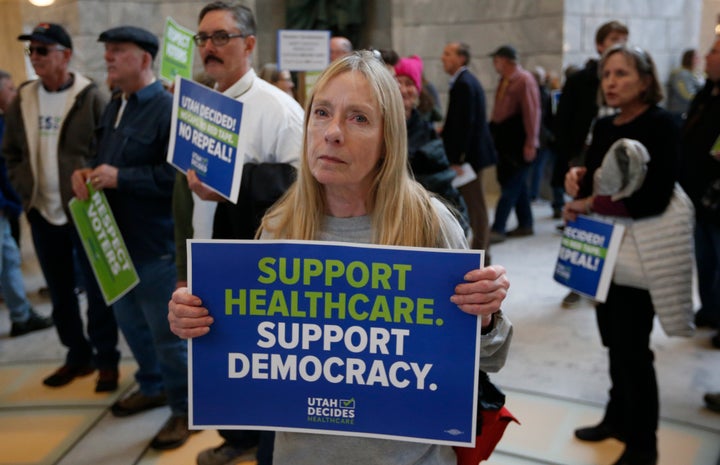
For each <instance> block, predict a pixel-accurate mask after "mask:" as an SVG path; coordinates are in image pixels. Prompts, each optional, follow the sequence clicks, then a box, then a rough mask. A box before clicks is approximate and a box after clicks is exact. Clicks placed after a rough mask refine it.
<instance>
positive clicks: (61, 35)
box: [18, 23, 73, 50]
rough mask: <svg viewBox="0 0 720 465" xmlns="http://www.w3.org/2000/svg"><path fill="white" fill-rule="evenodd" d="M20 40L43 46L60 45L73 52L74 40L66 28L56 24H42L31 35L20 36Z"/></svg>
mask: <svg viewBox="0 0 720 465" xmlns="http://www.w3.org/2000/svg"><path fill="white" fill-rule="evenodd" d="M18 40H28V41H36V42H42V43H43V44H58V45H61V46H62V47H65V48H69V49H71V50H72V48H73V47H72V40H71V39H70V35H68V33H67V31H66V30H65V28H63V27H62V26H61V25H59V24H54V23H40V24H38V25H37V26H35V28H34V29H33V30H32V32H31V33H30V34H22V35H20V36H18Z"/></svg>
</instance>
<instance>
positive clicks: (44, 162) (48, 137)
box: [34, 86, 69, 226]
mask: <svg viewBox="0 0 720 465" xmlns="http://www.w3.org/2000/svg"><path fill="white" fill-rule="evenodd" d="M68 94H69V92H68V91H67V90H64V91H61V92H48V91H46V90H45V89H44V88H43V87H42V86H39V87H38V102H39V117H38V135H39V138H40V140H39V144H38V148H39V150H38V165H37V173H36V182H37V196H36V198H35V202H34V205H35V207H36V208H37V209H38V211H39V212H40V214H41V215H42V216H43V218H45V219H46V220H47V221H48V222H49V223H51V224H54V225H58V226H59V225H63V224H65V223H67V221H68V219H67V216H66V215H65V211H64V210H63V205H62V199H61V197H60V175H59V168H58V151H57V148H58V139H59V137H60V128H61V126H62V119H63V115H64V113H65V107H66V103H67V98H68Z"/></svg>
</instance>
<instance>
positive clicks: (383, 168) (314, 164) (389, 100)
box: [168, 52, 512, 465]
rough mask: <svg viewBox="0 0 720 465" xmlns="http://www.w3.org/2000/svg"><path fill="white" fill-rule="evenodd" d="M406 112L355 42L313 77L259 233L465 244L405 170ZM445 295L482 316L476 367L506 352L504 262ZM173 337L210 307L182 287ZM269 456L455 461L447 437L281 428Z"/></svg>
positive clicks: (204, 327)
mask: <svg viewBox="0 0 720 465" xmlns="http://www.w3.org/2000/svg"><path fill="white" fill-rule="evenodd" d="M404 116H405V113H404V109H403V104H402V98H401V95H400V91H399V88H398V84H397V83H396V81H395V80H394V78H393V77H392V76H391V75H390V73H389V72H388V71H387V69H386V68H385V66H384V65H383V63H382V62H380V61H379V60H377V59H376V58H375V57H374V56H373V55H372V54H371V53H369V52H358V53H354V54H352V55H349V56H347V57H345V58H343V59H340V60H337V61H335V62H333V63H332V64H331V65H330V67H329V68H328V69H327V70H326V71H325V72H324V73H323V74H322V75H321V77H320V78H319V80H318V82H317V84H316V86H315V88H314V91H313V95H312V96H311V98H310V100H309V103H308V107H307V111H306V116H305V138H304V156H303V157H302V162H301V167H300V171H299V174H298V180H297V181H296V182H295V184H294V185H293V186H292V187H291V188H290V190H289V191H288V193H287V194H286V196H285V197H283V198H282V199H281V200H280V201H279V202H278V204H276V205H275V206H274V207H273V209H272V210H271V211H270V212H269V213H268V214H267V215H266V217H265V218H264V220H263V223H262V225H261V229H260V232H259V237H260V238H262V239H297V240H324V241H341V242H354V243H371V244H380V245H390V246H416V247H436V248H467V243H466V241H465V236H464V234H463V231H462V228H461V227H460V225H459V224H458V223H457V221H456V220H455V218H454V216H453V215H452V214H451V213H450V211H449V210H448V209H447V208H446V207H445V206H444V205H443V204H442V202H440V201H439V200H437V199H434V198H432V197H431V196H430V195H429V194H428V193H427V191H425V190H424V189H423V188H422V186H420V184H418V183H416V182H415V181H413V180H412V178H411V177H410V175H409V173H408V170H407V136H406V129H405V117H404ZM465 280H466V282H464V283H460V284H458V285H457V286H456V288H455V294H454V295H453V296H449V298H450V300H451V301H452V302H453V303H455V304H456V305H457V306H458V307H459V308H460V310H462V311H464V312H466V313H469V314H473V315H478V316H479V317H480V318H481V321H482V327H483V334H485V336H484V337H483V338H482V343H481V369H483V370H485V371H497V370H499V369H500V368H501V367H502V365H503V364H504V362H505V359H506V356H507V351H508V346H509V342H510V338H511V333H512V328H511V325H510V323H509V321H508V320H507V319H505V317H503V315H502V312H501V311H500V306H501V304H502V302H503V300H504V299H505V296H506V294H507V290H508V288H509V281H508V278H507V276H506V274H505V269H504V268H503V267H502V266H497V265H496V266H491V267H486V268H482V269H475V270H471V271H469V272H468V273H467V274H465ZM168 319H169V321H170V326H171V328H172V331H173V332H174V333H175V334H177V335H178V336H180V337H184V338H192V337H198V336H202V335H205V334H207V333H208V332H209V331H210V325H211V324H212V323H213V317H212V316H211V315H210V314H209V312H208V310H207V309H206V308H204V307H202V302H201V301H200V299H199V298H198V297H196V296H193V295H191V294H189V293H188V291H187V289H186V288H180V289H178V290H177V291H176V292H175V293H174V294H173V297H172V300H171V301H170V304H169V315H168ZM273 460H274V463H277V464H282V463H293V464H299V465H302V464H313V465H314V464H316V463H347V464H350V463H378V462H383V463H394V464H410V463H412V464H447V465H455V464H456V455H455V452H454V451H453V449H452V448H451V447H450V446H445V445H435V444H422V443H414V442H402V441H391V440H386V439H375V438H366V437H349V436H325V435H319V434H306V433H295V432H279V433H277V435H276V440H275V453H274V459H273Z"/></svg>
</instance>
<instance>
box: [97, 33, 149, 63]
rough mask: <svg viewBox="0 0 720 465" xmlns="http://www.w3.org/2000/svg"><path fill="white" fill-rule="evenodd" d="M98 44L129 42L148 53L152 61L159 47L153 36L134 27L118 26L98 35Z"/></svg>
mask: <svg viewBox="0 0 720 465" xmlns="http://www.w3.org/2000/svg"><path fill="white" fill-rule="evenodd" d="M98 42H106V43H108V42H109V43H112V42H130V43H133V44H135V45H137V46H138V47H140V48H141V49H143V50H145V51H146V52H148V53H149V54H150V55H151V56H152V58H153V59H154V58H155V55H157V51H158V48H159V47H160V44H159V43H158V39H157V36H155V34H153V33H152V32H150V31H146V30H145V29H142V28H139V27H135V26H120V27H115V28H112V29H108V30H107V31H105V32H103V33H102V34H100V37H98Z"/></svg>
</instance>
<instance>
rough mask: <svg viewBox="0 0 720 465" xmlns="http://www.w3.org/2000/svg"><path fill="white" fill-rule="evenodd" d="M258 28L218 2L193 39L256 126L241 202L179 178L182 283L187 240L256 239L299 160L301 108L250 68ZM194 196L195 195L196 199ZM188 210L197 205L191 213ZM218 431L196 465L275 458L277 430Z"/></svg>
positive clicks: (222, 87) (240, 9)
mask: <svg viewBox="0 0 720 465" xmlns="http://www.w3.org/2000/svg"><path fill="white" fill-rule="evenodd" d="M255 34H256V30H255V18H254V15H253V13H252V11H251V10H250V9H249V8H247V7H245V6H243V5H241V4H239V3H236V2H222V1H219V2H213V3H210V4H208V5H206V6H205V7H204V8H203V9H202V10H201V11H200V15H199V24H198V33H197V34H196V35H195V37H194V39H195V44H196V45H197V46H198V51H199V53H200V58H201V59H202V63H203V66H204V68H205V74H207V76H208V77H210V78H211V79H213V80H214V81H215V83H216V84H215V89H216V90H217V91H219V92H222V93H224V94H225V95H227V96H228V97H231V98H234V99H236V100H238V101H240V102H243V114H242V122H241V124H242V125H245V126H248V127H250V130H249V131H247V132H246V134H248V135H249V140H247V141H246V143H247V146H246V152H245V153H244V154H243V155H244V166H243V173H242V181H241V184H240V193H239V195H238V199H237V203H236V204H232V203H230V202H227V201H225V200H224V199H223V198H222V197H220V196H219V195H218V194H216V193H215V192H214V191H212V190H210V189H209V188H208V187H207V186H206V185H204V184H203V183H202V182H201V181H200V180H199V179H198V177H197V175H196V174H195V172H194V171H193V170H188V172H187V182H184V181H183V182H176V183H175V192H174V195H173V213H174V216H175V239H176V251H177V252H178V260H177V261H176V264H177V267H178V285H184V283H185V282H186V280H187V277H186V274H187V269H186V263H185V255H184V253H183V252H184V249H185V240H186V239H189V238H193V237H194V238H203V233H202V231H210V230H211V231H212V237H213V238H216V239H252V238H253V237H254V236H255V231H256V229H257V227H258V226H259V222H260V220H261V219H262V216H263V214H264V213H265V210H266V209H267V208H269V207H270V206H271V205H272V204H273V203H274V202H275V200H277V199H278V198H279V197H280V196H281V195H282V194H283V193H284V192H285V190H286V189H287V188H288V187H289V186H290V184H291V182H292V181H293V180H294V177H295V168H296V167H297V166H298V165H299V156H300V153H301V151H302V131H303V129H302V126H303V110H302V108H301V107H300V105H299V104H298V103H297V102H296V101H295V100H294V99H293V98H292V97H290V96H289V95H288V94H286V93H284V92H283V91H281V90H280V89H278V88H277V87H275V86H274V85H272V84H270V83H268V82H265V81H263V80H262V79H260V78H259V77H258V76H257V75H256V74H255V71H254V70H253V68H252V53H253V50H254V49H255V46H256V41H257V39H256V36H255ZM188 186H189V188H190V189H191V190H192V192H193V197H191V196H190V194H189V192H188ZM193 198H195V199H196V201H195V202H194V206H193ZM197 198H199V199H202V200H203V201H204V202H200V201H197ZM208 201H210V202H208ZM213 208H214V209H215V213H214V219H213V224H212V228H208V227H207V226H208V225H207V224H204V223H207V222H208V220H207V219H205V220H203V218H210V217H212V216H210V215H211V214H212V213H211V211H212V209H213ZM208 210H210V213H208ZM188 211H192V220H191V219H190V218H189V214H188ZM190 221H192V224H191V225H190V224H189V222H190ZM205 234H207V233H205ZM206 237H207V236H205V238H206ZM181 254H182V255H181ZM220 435H221V436H222V437H223V438H224V439H225V442H224V443H223V444H221V445H220V446H218V447H216V448H213V449H208V450H205V451H203V452H201V453H200V454H199V455H198V457H197V463H198V465H224V464H233V463H236V461H237V460H238V459H239V458H241V457H243V456H247V457H248V459H250V460H252V458H253V455H254V454H255V448H256V447H258V445H259V447H258V450H257V461H258V464H259V465H268V464H270V463H271V461H272V444H273V434H272V433H268V432H262V433H261V432H259V431H242V430H226V431H220Z"/></svg>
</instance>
